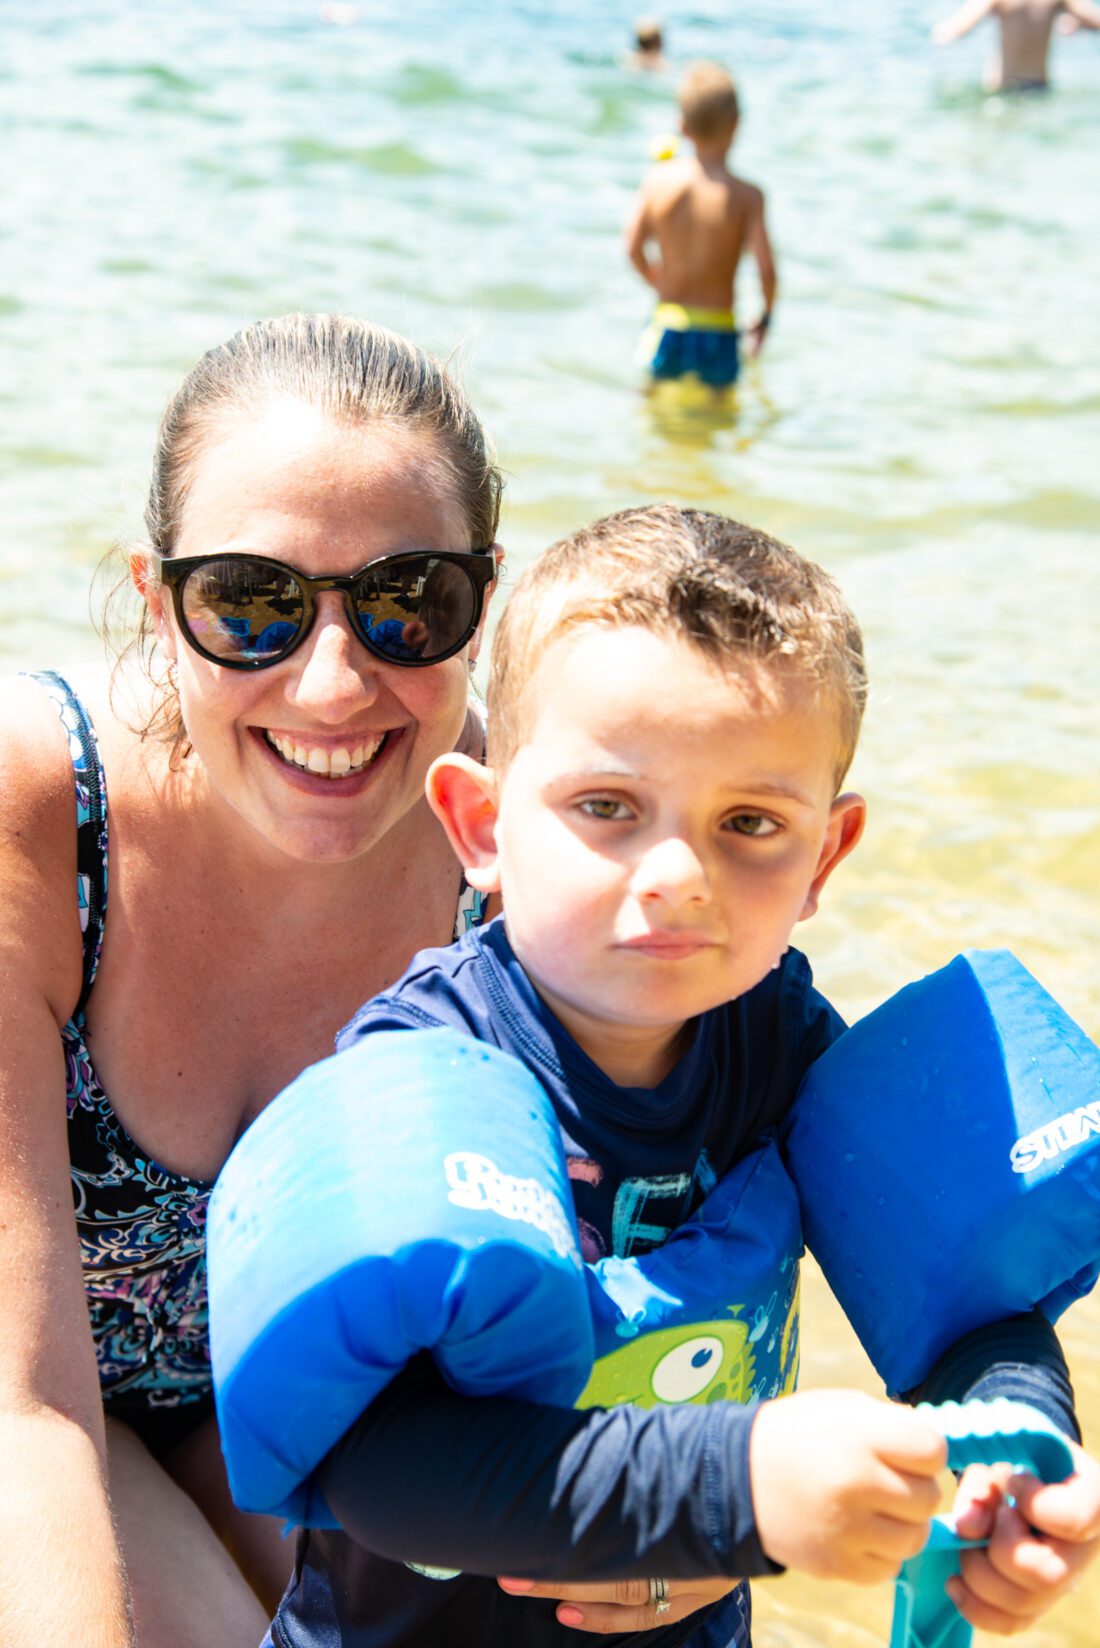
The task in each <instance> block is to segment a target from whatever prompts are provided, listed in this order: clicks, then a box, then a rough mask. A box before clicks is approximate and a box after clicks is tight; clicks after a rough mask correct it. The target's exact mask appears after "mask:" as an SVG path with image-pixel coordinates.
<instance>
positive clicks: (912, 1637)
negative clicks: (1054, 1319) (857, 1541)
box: [890, 1398, 1073, 1648]
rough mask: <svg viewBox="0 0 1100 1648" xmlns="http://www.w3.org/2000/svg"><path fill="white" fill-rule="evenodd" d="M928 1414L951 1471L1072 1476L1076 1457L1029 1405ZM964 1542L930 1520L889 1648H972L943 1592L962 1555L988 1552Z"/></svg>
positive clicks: (1055, 1478) (903, 1584)
mask: <svg viewBox="0 0 1100 1648" xmlns="http://www.w3.org/2000/svg"><path fill="white" fill-rule="evenodd" d="M917 1412H918V1413H922V1414H924V1416H925V1418H926V1419H928V1420H930V1421H931V1423H932V1424H933V1425H934V1426H935V1427H936V1429H937V1430H938V1431H939V1432H940V1434H941V1436H943V1438H944V1440H945V1441H946V1443H947V1463H948V1465H949V1466H950V1467H951V1469H952V1470H953V1471H962V1470H965V1469H966V1467H967V1466H968V1465H980V1464H985V1465H995V1464H997V1463H998V1462H1000V1461H1008V1462H1009V1463H1011V1464H1012V1466H1013V1467H1014V1468H1015V1469H1017V1470H1021V1471H1030V1472H1031V1474H1032V1475H1033V1476H1037V1477H1039V1478H1040V1480H1041V1481H1043V1482H1061V1481H1063V1480H1064V1478H1065V1477H1067V1476H1070V1475H1071V1474H1072V1472H1073V1455H1072V1454H1071V1453H1070V1450H1069V1447H1068V1445H1067V1443H1066V1440H1065V1437H1064V1436H1063V1435H1062V1434H1061V1432H1060V1431H1059V1430H1057V1429H1056V1428H1055V1427H1054V1425H1052V1424H1051V1422H1050V1420H1049V1419H1047V1418H1046V1417H1045V1415H1044V1414H1041V1413H1039V1412H1038V1410H1037V1409H1035V1408H1032V1407H1029V1406H1028V1405H1027V1403H1026V1402H1009V1401H1007V1400H1005V1399H1004V1398H1001V1399H999V1400H998V1401H995V1402H963V1403H958V1402H944V1403H943V1404H942V1405H941V1406H940V1407H930V1406H928V1405H927V1404H924V1403H922V1404H921V1406H920V1407H919V1408H918V1409H917ZM986 1543H987V1541H986V1540H981V1539H962V1538H960V1536H959V1535H958V1534H957V1533H956V1532H955V1526H954V1523H953V1522H952V1520H951V1518H950V1517H947V1516H937V1517H933V1519H932V1531H931V1534H930V1536H929V1539H928V1543H927V1545H926V1546H925V1547H924V1550H923V1551H921V1552H920V1554H919V1555H918V1556H914V1557H910V1559H909V1561H908V1562H905V1563H903V1564H902V1569H901V1573H900V1574H899V1575H898V1580H897V1587H896V1589H895V1592H894V1620H893V1625H892V1627H891V1631H890V1648H970V1641H971V1638H972V1637H973V1635H974V1630H973V1627H972V1626H971V1625H969V1624H968V1623H967V1621H966V1620H965V1619H963V1617H962V1615H961V1614H960V1613H959V1611H958V1609H957V1608H956V1607H955V1604H954V1603H953V1602H952V1601H951V1598H950V1597H949V1596H948V1594H947V1592H946V1590H945V1586H946V1584H947V1581H948V1580H949V1579H950V1577H951V1575H952V1574H957V1573H958V1572H959V1553H960V1551H964V1550H969V1549H972V1548H975V1547H977V1546H981V1545H984V1544H986Z"/></svg>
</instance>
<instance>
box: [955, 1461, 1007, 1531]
mask: <svg viewBox="0 0 1100 1648" xmlns="http://www.w3.org/2000/svg"><path fill="white" fill-rule="evenodd" d="M1011 1474H1012V1469H1011V1466H1008V1465H970V1466H968V1468H967V1469H966V1470H965V1471H964V1472H963V1475H962V1478H961V1480H960V1482H959V1486H958V1489H957V1491H956V1494H955V1503H954V1505H953V1506H952V1507H951V1514H952V1517H953V1518H954V1522H955V1527H956V1529H957V1530H958V1532H959V1533H960V1534H961V1535H962V1537H963V1538H964V1539H988V1538H989V1536H990V1534H991V1533H992V1532H993V1523H994V1520H995V1518H996V1515H997V1511H998V1509H999V1507H1000V1506H1001V1505H1003V1504H1004V1500H1005V1495H1006V1494H1007V1493H1008V1491H1009V1489H1008V1483H1009V1478H1010V1476H1011Z"/></svg>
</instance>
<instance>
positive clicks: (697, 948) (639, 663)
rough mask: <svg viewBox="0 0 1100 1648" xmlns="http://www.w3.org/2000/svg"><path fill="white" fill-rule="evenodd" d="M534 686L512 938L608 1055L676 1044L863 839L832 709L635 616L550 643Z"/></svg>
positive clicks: (507, 815)
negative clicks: (637, 622) (837, 781)
mask: <svg viewBox="0 0 1100 1648" xmlns="http://www.w3.org/2000/svg"><path fill="white" fill-rule="evenodd" d="M526 691H527V694H528V695H529V696H528V714H529V718H530V719H529V726H528V729H527V732H526V736H525V738H524V740H523V742H522V744H521V745H520V747H519V748H518V750H517V751H516V753H515V755H514V757H513V759H512V761H511V763H510V765H509V766H508V768H507V770H506V771H505V773H504V774H503V775H502V781H501V787H500V792H499V814H498V817H497V821H496V827H495V847H496V855H497V860H496V867H497V875H498V877H499V886H500V889H501V891H502V892H503V895H504V909H505V920H506V923H507V928H508V934H509V937H510V939H511V941H512V944H513V947H514V948H515V950H516V953H517V955H518V956H519V958H520V960H521V961H522V963H523V965H524V968H525V970H526V971H527V973H528V975H529V976H530V978H531V980H532V982H533V983H534V985H535V986H536V988H537V989H538V991H539V993H540V994H541V995H542V996H543V998H544V999H545V1000H546V1001H547V1003H548V1004H549V1006H550V1007H551V1008H552V1009H553V1010H554V1012H555V1013H556V1014H557V1015H558V1017H559V1018H560V1019H561V1020H562V1022H563V1023H564V1024H565V1025H566V1027H567V1028H568V1029H569V1030H570V1032H571V1033H572V1034H573V1035H574V1036H575V1037H576V1039H577V1040H578V1041H579V1042H580V1044H581V1046H582V1047H584V1048H585V1050H586V1051H587V1052H588V1053H589V1055H590V1057H592V1058H594V1059H595V1060H596V1062H597V1063H600V1062H601V1056H600V1055H601V1050H602V1049H603V1048H604V1046H605V1044H606V1043H607V1042H608V1041H609V1040H610V1041H612V1042H614V1043H615V1044H617V1045H624V1044H625V1043H627V1042H633V1043H635V1044H637V1045H638V1046H643V1045H651V1046H653V1047H654V1048H657V1047H659V1046H660V1045H661V1044H662V1043H663V1044H664V1045H665V1046H666V1047H668V1046H670V1045H671V1041H672V1040H673V1039H674V1038H675V1036H676V1034H677V1033H678V1031H679V1029H680V1028H681V1027H682V1025H683V1024H684V1022H685V1021H686V1020H687V1019H690V1018H692V1017H694V1016H695V1015H696V1014H698V1013H700V1012H703V1011H704V1010H705V1009H707V1008H711V1007H715V1006H717V1005H718V1004H719V1003H721V1002H725V1001H730V1000H732V999H733V998H734V997H736V996H740V995H742V994H743V993H744V992H745V991H746V990H749V989H751V988H752V986H753V985H755V984H757V983H758V982H759V981H760V980H761V979H762V978H763V977H764V976H765V974H766V973H767V972H768V971H769V970H770V969H771V968H772V967H774V966H775V965H776V963H777V962H778V961H779V959H780V957H781V956H782V954H783V952H784V950H785V949H786V946H787V942H788V939H789V936H790V933H791V929H792V928H793V927H794V925H795V923H796V922H797V921H799V920H800V919H801V918H802V917H803V916H807V915H811V914H812V913H813V910H814V908H815V907H816V899H817V893H818V892H819V891H820V887H821V885H822V884H823V882H824V880H825V879H826V877H827V876H828V874H829V872H830V870H831V869H832V867H833V865H834V864H835V863H836V862H837V861H838V860H839V857H843V856H844V853H845V852H847V851H850V850H851V847H852V846H854V845H855V842H856V840H858V837H859V833H860V829H861V828H862V822H863V806H862V802H861V801H860V800H859V798H858V797H851V796H849V797H844V798H842V799H841V800H839V801H836V802H834V799H833V796H834V777H835V768H836V759H837V752H838V742H839V735H838V728H837V711H836V707H835V704H834V703H833V701H832V699H831V698H830V697H829V696H828V695H824V694H822V693H820V691H818V690H815V684H814V683H813V682H812V681H811V680H809V679H807V678H806V677H805V676H804V675H803V674H800V673H799V672H798V671H797V670H795V669H791V668H786V667H783V666H782V665H781V664H780V665H778V666H770V665H762V664H759V663H757V662H755V661H754V660H752V659H750V658H747V657H744V658H738V659H734V660H733V661H732V662H731V664H730V666H729V667H728V668H720V667H719V666H718V665H716V664H714V663H712V662H711V661H710V660H709V659H708V658H706V657H705V656H704V655H703V654H702V653H701V652H699V651H698V650H697V649H695V648H693V647H691V646H690V645H688V644H687V643H686V642H683V641H679V640H675V639H672V638H669V637H665V636H659V635H655V634H653V633H651V632H650V631H648V630H644V629H635V628H624V629H598V628H595V629H587V630H582V631H580V632H579V633H578V634H577V635H576V636H575V637H572V638H567V639H566V640H565V641H563V642H561V643H559V644H557V645H555V646H553V647H552V648H551V649H550V651H549V652H548V653H547V654H546V655H545V657H544V658H543V659H542V660H541V661H540V664H539V666H538V668H537V670H536V672H535V675H534V677H533V679H532V680H531V681H530V682H529V683H528V686H527V689H526Z"/></svg>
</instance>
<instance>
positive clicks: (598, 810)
mask: <svg viewBox="0 0 1100 1648" xmlns="http://www.w3.org/2000/svg"><path fill="white" fill-rule="evenodd" d="M580 808H581V811H582V812H584V813H587V814H588V815H589V817H590V818H614V819H619V818H629V817H630V809H629V807H627V806H626V805H625V803H623V802H622V801H616V800H615V799H614V797H613V796H610V795H589V796H586V797H585V799H584V800H583V801H582V802H581V803H580Z"/></svg>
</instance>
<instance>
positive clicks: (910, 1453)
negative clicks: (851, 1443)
mask: <svg viewBox="0 0 1100 1648" xmlns="http://www.w3.org/2000/svg"><path fill="white" fill-rule="evenodd" d="M880 1406H881V1409H882V1414H881V1423H880V1428H879V1431H878V1434H877V1435H876V1436H875V1437H874V1439H873V1446H874V1448H875V1452H876V1453H877V1454H878V1456H879V1458H880V1459H882V1460H885V1462H886V1463H887V1464H888V1465H893V1466H894V1468H895V1470H899V1471H904V1472H907V1473H911V1474H913V1475H915V1476H936V1475H938V1473H939V1472H940V1471H942V1470H944V1469H946V1466H947V1443H946V1442H945V1441H944V1439H943V1437H942V1436H941V1435H940V1433H939V1431H937V1430H934V1429H933V1428H932V1426H931V1425H930V1424H929V1423H928V1421H927V1420H926V1419H924V1418H922V1417H921V1415H920V1414H919V1413H914V1412H913V1411H912V1410H911V1409H909V1408H899V1407H894V1406H888V1405H887V1404H886V1403H881V1404H880Z"/></svg>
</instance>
